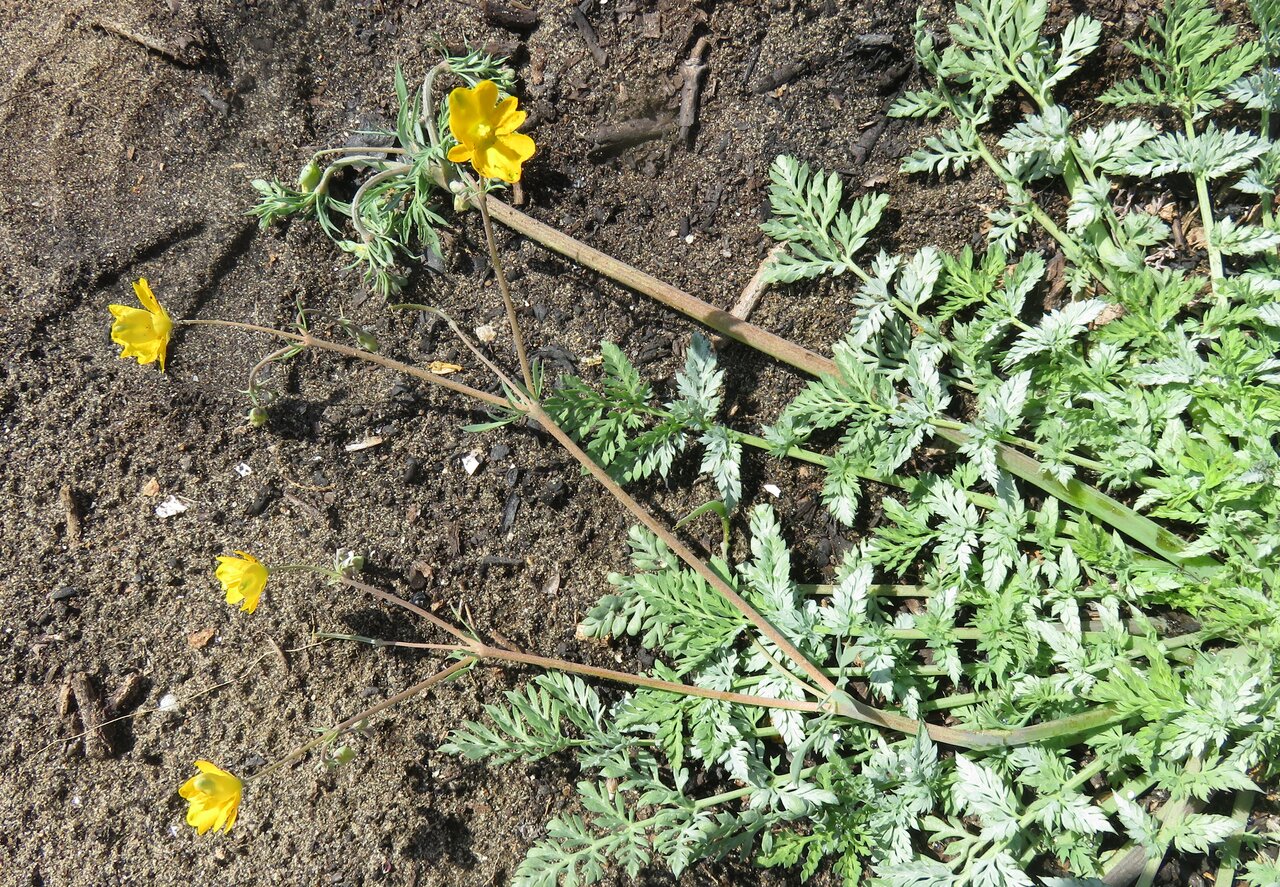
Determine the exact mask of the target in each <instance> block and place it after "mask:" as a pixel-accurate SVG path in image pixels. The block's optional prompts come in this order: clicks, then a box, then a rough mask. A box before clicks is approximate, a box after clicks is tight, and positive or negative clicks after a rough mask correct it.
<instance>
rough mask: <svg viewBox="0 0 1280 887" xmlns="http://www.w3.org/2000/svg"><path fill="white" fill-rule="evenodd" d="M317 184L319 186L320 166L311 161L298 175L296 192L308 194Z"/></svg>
mask: <svg viewBox="0 0 1280 887" xmlns="http://www.w3.org/2000/svg"><path fill="white" fill-rule="evenodd" d="M318 184H320V164H318V163H316V162H315V161H314V160H312V161H310V162H309V163H308V164H307V165H306V166H304V167H303V168H302V172H300V173H299V174H298V190H299V191H305V192H306V193H308V194H310V193H311V192H312V191H314V190H315V189H316V185H318Z"/></svg>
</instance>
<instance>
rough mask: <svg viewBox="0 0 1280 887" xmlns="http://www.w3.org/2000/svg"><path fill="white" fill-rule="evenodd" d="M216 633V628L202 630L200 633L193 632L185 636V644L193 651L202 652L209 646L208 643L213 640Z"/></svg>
mask: <svg viewBox="0 0 1280 887" xmlns="http://www.w3.org/2000/svg"><path fill="white" fill-rule="evenodd" d="M217 633H218V630H217V629H216V628H212V627H210V628H202V629H200V631H193V632H191V634H189V635H187V643H188V644H190V645H191V649H193V650H203V649H204V648H205V647H207V646H209V641H211V640H213V638H214V636H215V635H217Z"/></svg>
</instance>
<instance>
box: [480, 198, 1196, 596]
mask: <svg viewBox="0 0 1280 887" xmlns="http://www.w3.org/2000/svg"><path fill="white" fill-rule="evenodd" d="M488 211H489V213H490V214H491V215H492V217H493V218H494V219H497V220H498V221H499V222H501V223H502V224H504V225H506V226H507V227H509V228H511V229H512V230H513V231H516V232H519V233H520V234H524V235H525V236H527V237H529V238H531V239H533V240H536V241H537V242H538V243H541V244H542V245H543V246H545V247H546V248H548V249H550V250H552V251H553V252H557V253H559V254H561V255H563V256H565V257H567V258H569V259H571V260H573V261H574V262H577V263H578V264H580V265H582V266H583V267H585V268H590V269H591V270H593V271H597V272H599V273H600V274H603V275H604V276H605V277H607V278H609V279H610V280H613V281H614V282H616V283H619V284H621V285H622V286H625V287H627V288H629V289H633V290H636V291H637V292H640V293H643V294H644V295H647V296H649V297H651V298H653V299H654V300H655V301H658V302H660V303H662V304H663V305H666V306H667V307H669V308H672V309H674V310H676V311H678V312H680V313H681V314H683V315H685V316H686V317H689V318H691V319H692V320H696V321H697V322H699V323H701V324H703V325H704V326H707V327H709V328H710V329H712V330H715V331H716V332H718V333H720V334H722V335H724V336H727V337H729V338H731V339H734V340H736V341H738V342H741V343H743V344H744V345H747V346H749V347H751V348H754V349H756V350H757V351H760V352H763V353H764V354H768V355H770V356H771V357H774V358H776V359H778V360H780V361H782V362H783V363H786V364H788V365H790V366H792V367H795V368H796V369H798V370H802V371H804V372H806V373H809V374H810V375H814V376H836V375H838V374H839V373H838V369H837V367H836V365H835V362H834V361H832V360H831V359H830V358H827V357H824V356H823V355H821V354H818V353H817V352H815V351H810V350H809V349H808V348H805V347H803V346H801V345H798V344H796V343H795V342H792V341H790V340H789V339H784V338H782V337H781V336H777V335H775V334H773V333H771V332H769V331H768V330H764V329H761V328H760V327H758V326H756V325H755V324H752V323H748V322H746V321H744V320H741V319H739V318H737V317H734V316H733V315H732V314H730V313H729V312H727V311H722V310H720V309H719V308H716V307H715V306H714V305H709V304H707V303H706V302H704V301H702V300H701V299H698V298H696V297H695V296H692V295H690V294H689V293H687V292H685V291H683V290H681V289H679V288H678V287H674V286H672V285H671V284H669V283H666V282H664V281H661V280H659V279H658V278H656V277H653V276H652V275H650V274H646V273H645V272H643V271H641V270H639V269H637V268H634V267H632V266H631V265H628V264H627V263H626V262H623V261H620V260H619V259H616V258H614V257H613V256H610V255H607V254H605V253H603V252H601V251H600V250H597V249H595V248H594V247H591V246H588V245H587V244H585V243H583V242H582V241H580V240H577V239H575V238H573V237H571V236H569V235H568V234H565V233H564V232H562V231H559V230H557V229H555V228H552V227H551V226H550V225H546V224H544V223H542V222H539V221H538V220H537V219H534V218H531V217H529V216H527V215H525V214H524V213H522V212H520V211H519V210H517V209H515V208H513V207H511V206H508V205H507V204H505V203H503V202H502V201H500V200H496V199H492V198H491V199H490V200H489V201H488ZM933 430H934V432H935V433H936V434H937V435H938V437H939V438H941V439H942V440H943V441H944V442H945V443H946V444H947V445H948V446H950V447H952V448H956V449H958V448H959V447H961V446H962V445H964V444H965V443H967V442H968V440H969V437H968V435H966V434H964V433H963V432H962V431H958V430H956V429H954V428H947V427H939V426H937V425H935V426H934V429H933ZM996 462H997V464H999V465H1000V467H1001V468H1003V469H1004V470H1005V471H1008V472H1009V473H1010V474H1012V475H1014V476H1015V477H1018V478H1021V479H1022V480H1024V481H1027V482H1028V483H1030V484H1033V485H1034V486H1036V487H1039V488H1040V489H1041V490H1043V491H1044V492H1046V493H1048V494H1049V495H1051V496H1054V497H1055V498H1057V499H1060V500H1062V501H1063V502H1065V503H1067V504H1069V505H1072V506H1074V507H1076V508H1079V509H1081V510H1082V511H1085V512H1086V513H1088V514H1090V515H1092V516H1094V517H1096V518H1098V519H1099V520H1101V521H1102V522H1103V523H1105V524H1106V525H1108V526H1110V527H1114V528H1115V529H1118V530H1120V531H1121V532H1122V533H1124V534H1125V535H1127V536H1129V537H1130V538H1131V539H1133V540H1134V541H1135V542H1138V543H1140V544H1142V545H1144V546H1146V547H1147V548H1149V549H1150V550H1151V551H1153V552H1155V553H1156V554H1158V555H1160V556H1161V557H1163V558H1164V559H1165V560H1167V561H1168V562H1169V563H1172V564H1174V565H1175V566H1179V567H1183V568H1184V569H1186V570H1188V571H1189V572H1207V571H1212V570H1213V569H1214V568H1216V567H1217V566H1218V564H1217V562H1216V561H1214V560H1213V559H1212V558H1209V557H1203V556H1202V557H1192V556H1188V555H1187V554H1185V553H1184V552H1185V549H1186V543H1185V542H1183V540H1182V539H1180V538H1178V537H1177V536H1176V535H1174V534H1173V533H1171V532H1169V531H1168V530H1166V529H1164V528H1163V527H1161V526H1160V525H1159V524H1157V523H1155V522H1154V521H1152V520H1150V519H1148V518H1145V517H1143V516H1142V515H1140V514H1138V513H1137V512H1136V511H1134V510H1133V509H1132V508H1129V507H1128V506H1127V505H1125V504H1124V503H1122V502H1120V501H1118V500H1116V499H1114V498H1112V497H1111V496H1108V495H1107V494H1105V493H1103V492H1102V491H1101V490H1097V489H1095V488H1093V487H1090V486H1088V485H1087V484H1083V483H1081V482H1080V481H1078V480H1075V479H1072V480H1070V481H1068V482H1067V483H1065V484H1064V483H1062V482H1060V481H1059V480H1058V479H1057V478H1055V477H1054V476H1053V475H1052V474H1050V473H1049V471H1048V470H1047V469H1046V468H1045V466H1043V465H1041V464H1040V463H1039V462H1038V461H1036V460H1035V459H1033V458H1031V457H1030V456H1027V455H1026V454H1025V453H1022V452H1020V451H1018V450H1016V449H1014V448H1013V447H1010V446H1006V445H1004V444H998V445H997V447H996Z"/></svg>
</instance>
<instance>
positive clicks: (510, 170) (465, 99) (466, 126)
mask: <svg viewBox="0 0 1280 887" xmlns="http://www.w3.org/2000/svg"><path fill="white" fill-rule="evenodd" d="M525 117H526V114H525V112H524V111H521V110H519V109H518V108H517V102H516V99H515V98H514V97H508V98H505V99H503V100H502V101H501V102H499V101H498V87H497V84H495V83H494V82H493V81H492V80H482V81H480V82H479V83H477V84H476V85H475V87H474V88H473V89H467V88H465V87H459V88H458V89H455V90H453V92H451V93H449V130H450V131H451V132H452V133H453V137H454V138H455V139H457V140H458V145H457V146H456V147H454V148H451V149H450V150H449V159H450V160H451V161H453V162H454V163H465V162H466V161H468V160H469V161H471V165H472V166H473V167H474V168H475V171H476V172H478V173H479V174H480V175H482V176H484V177H485V178H493V179H501V180H502V181H504V182H517V181H519V180H520V172H521V166H522V164H523V163H524V162H525V161H526V160H528V159H529V158H530V157H532V156H533V153H534V150H535V149H536V146H535V145H534V142H533V139H531V138H529V137H528V136H527V135H522V134H520V133H517V132H516V131H515V130H516V129H517V128H518V127H519V126H520V125H521V124H523V123H524V121H525Z"/></svg>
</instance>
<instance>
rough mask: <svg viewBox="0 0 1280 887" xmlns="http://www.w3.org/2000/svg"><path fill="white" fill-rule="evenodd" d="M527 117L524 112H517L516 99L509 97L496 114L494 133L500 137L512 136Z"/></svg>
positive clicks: (499, 105) (500, 103) (504, 100)
mask: <svg viewBox="0 0 1280 887" xmlns="http://www.w3.org/2000/svg"><path fill="white" fill-rule="evenodd" d="M526 116H528V115H526V114H525V112H524V111H517V110H516V97H515V96H513V95H510V96H507V97H506V98H505V99H503V100H502V101H501V102H499V103H498V107H497V109H496V110H495V112H494V115H493V117H494V123H493V131H494V132H495V133H497V134H498V135H500V136H505V135H510V134H511V133H513V132H515V131H516V130H517V129H519V128H520V125H521V124H522V123H524V118H525V117H526Z"/></svg>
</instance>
